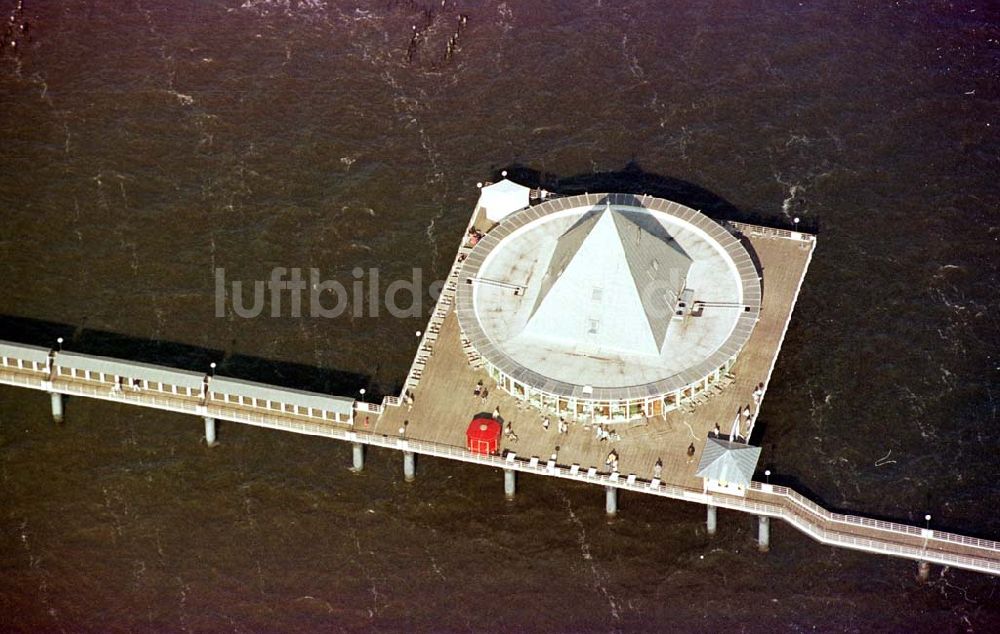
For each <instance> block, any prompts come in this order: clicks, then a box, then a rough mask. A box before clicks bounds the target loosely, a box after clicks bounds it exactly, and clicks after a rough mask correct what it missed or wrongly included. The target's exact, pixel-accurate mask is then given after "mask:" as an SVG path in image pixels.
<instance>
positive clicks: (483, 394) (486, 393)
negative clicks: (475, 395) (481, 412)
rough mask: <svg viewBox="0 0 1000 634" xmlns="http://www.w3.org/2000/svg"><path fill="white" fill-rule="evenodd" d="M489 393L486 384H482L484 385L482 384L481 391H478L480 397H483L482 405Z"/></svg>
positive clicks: (484, 403)
mask: <svg viewBox="0 0 1000 634" xmlns="http://www.w3.org/2000/svg"><path fill="white" fill-rule="evenodd" d="M489 395H490V391H489V390H487V389H486V386H485V385H484V386H483V391H482V392H480V394H479V396H480V398H482V399H483V405H486V398H487V397H488V396H489Z"/></svg>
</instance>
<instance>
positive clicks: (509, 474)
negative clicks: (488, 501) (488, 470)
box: [503, 469, 517, 500]
mask: <svg viewBox="0 0 1000 634" xmlns="http://www.w3.org/2000/svg"><path fill="white" fill-rule="evenodd" d="M516 490H517V472H516V471H514V470H513V469H504V470H503V494H504V495H505V496H506V497H507V499H508V500H513V499H514V493H515V491H516Z"/></svg>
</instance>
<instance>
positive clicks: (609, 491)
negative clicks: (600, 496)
mask: <svg viewBox="0 0 1000 634" xmlns="http://www.w3.org/2000/svg"><path fill="white" fill-rule="evenodd" d="M604 510H605V511H607V513H608V517H614V516H615V515H617V514H618V487H612V486H609V487H605V497H604Z"/></svg>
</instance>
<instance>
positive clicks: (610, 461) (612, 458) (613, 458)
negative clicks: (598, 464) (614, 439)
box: [604, 449, 618, 473]
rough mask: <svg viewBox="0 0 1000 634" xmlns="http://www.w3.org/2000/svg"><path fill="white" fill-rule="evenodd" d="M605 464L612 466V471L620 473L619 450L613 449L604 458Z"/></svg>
mask: <svg viewBox="0 0 1000 634" xmlns="http://www.w3.org/2000/svg"><path fill="white" fill-rule="evenodd" d="M604 464H606V465H607V466H609V467H611V473H618V450H617V449H612V450H611V453H609V454H608V457H607V458H606V459H605V460H604Z"/></svg>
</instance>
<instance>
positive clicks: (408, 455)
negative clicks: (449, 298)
mask: <svg viewBox="0 0 1000 634" xmlns="http://www.w3.org/2000/svg"><path fill="white" fill-rule="evenodd" d="M416 477H417V466H416V458H415V457H414V455H413V452H412V451H404V452H403V479H404V480H406V481H407V482H413V480H414V479H416Z"/></svg>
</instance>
